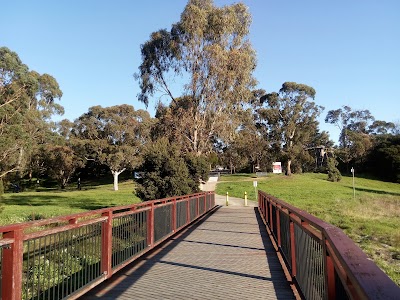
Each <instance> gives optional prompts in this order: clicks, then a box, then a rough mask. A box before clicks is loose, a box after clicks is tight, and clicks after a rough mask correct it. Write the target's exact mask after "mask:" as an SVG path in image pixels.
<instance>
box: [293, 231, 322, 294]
mask: <svg viewBox="0 0 400 300" xmlns="http://www.w3.org/2000/svg"><path fill="white" fill-rule="evenodd" d="M294 227H295V229H294V233H295V247H296V269H297V274H296V278H297V281H298V283H299V286H300V289H301V291H302V292H303V295H304V296H305V298H306V299H326V284H325V277H324V272H325V264H324V255H323V248H322V246H321V244H320V243H319V242H317V241H316V240H315V239H313V238H312V237H311V236H309V235H308V234H307V233H306V232H305V231H304V230H303V229H302V228H301V227H300V226H298V225H297V224H295V226H294Z"/></svg>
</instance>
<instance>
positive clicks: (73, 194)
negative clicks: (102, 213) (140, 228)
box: [0, 181, 140, 225]
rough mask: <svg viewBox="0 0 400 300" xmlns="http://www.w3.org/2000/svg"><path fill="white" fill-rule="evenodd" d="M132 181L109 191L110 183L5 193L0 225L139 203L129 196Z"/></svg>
mask: <svg viewBox="0 0 400 300" xmlns="http://www.w3.org/2000/svg"><path fill="white" fill-rule="evenodd" d="M133 190H134V184H133V182H132V181H124V182H120V184H119V191H113V185H112V184H105V185H97V186H96V185H93V186H87V185H84V186H83V187H82V190H80V191H78V190H76V188H71V189H69V190H68V189H67V190H65V191H59V190H51V189H48V190H42V191H40V192H36V191H33V192H22V193H7V194H4V195H3V203H4V204H5V205H4V210H3V211H2V212H1V213H0V225H4V224H10V223H18V222H25V221H27V220H29V219H32V216H33V215H35V216H40V217H46V218H48V217H53V216H59V215H67V214H72V213H77V212H81V211H87V210H93V209H99V208H103V207H109V206H117V205H125V204H131V203H138V202H140V200H139V198H137V197H136V196H135V194H134V193H133Z"/></svg>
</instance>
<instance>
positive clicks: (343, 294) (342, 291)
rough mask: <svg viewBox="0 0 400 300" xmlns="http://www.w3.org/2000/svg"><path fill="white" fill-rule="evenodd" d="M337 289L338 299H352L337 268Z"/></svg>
mask: <svg viewBox="0 0 400 300" xmlns="http://www.w3.org/2000/svg"><path fill="white" fill-rule="evenodd" d="M335 290H336V299H343V300H347V299H351V298H350V297H349V295H347V292H346V290H345V289H344V286H343V283H342V281H341V280H340V278H339V276H338V274H337V272H336V270H335Z"/></svg>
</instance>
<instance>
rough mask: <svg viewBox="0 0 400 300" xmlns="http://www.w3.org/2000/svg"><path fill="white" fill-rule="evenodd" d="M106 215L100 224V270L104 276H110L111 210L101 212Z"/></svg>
mask: <svg viewBox="0 0 400 300" xmlns="http://www.w3.org/2000/svg"><path fill="white" fill-rule="evenodd" d="M103 216H106V217H107V220H105V221H104V222H103V224H102V230H101V231H102V234H101V240H102V241H101V272H102V273H103V274H104V275H105V276H106V278H110V277H111V273H112V269H111V256H112V211H111V210H109V211H107V212H105V213H103Z"/></svg>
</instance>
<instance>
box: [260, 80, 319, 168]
mask: <svg viewBox="0 0 400 300" xmlns="http://www.w3.org/2000/svg"><path fill="white" fill-rule="evenodd" d="M314 97H315V90H314V89H313V88H312V87H310V86H307V85H305V84H299V83H296V82H285V83H283V84H282V88H281V89H280V90H279V93H276V92H273V93H269V94H266V95H264V96H262V97H261V98H260V102H261V104H264V105H265V107H261V108H259V109H258V114H259V119H260V125H259V126H263V127H266V131H267V134H268V136H267V137H268V140H269V141H270V144H271V148H272V149H273V150H275V152H276V153H275V155H276V156H277V157H276V158H278V159H279V158H284V159H285V160H286V162H287V163H286V173H287V174H288V175H290V174H291V173H292V166H291V164H292V162H293V161H294V160H298V162H297V163H296V165H295V167H296V168H297V170H298V171H300V172H301V171H302V169H303V168H302V164H303V163H304V161H307V160H309V159H310V157H309V155H308V153H304V148H305V147H308V146H310V145H311V144H312V143H313V141H314V140H315V137H316V136H317V135H318V134H319V133H318V127H317V126H318V122H317V117H318V116H319V114H320V113H321V111H322V110H323V109H324V108H323V107H322V106H318V105H316V104H315V103H314V102H313V101H312V99H314ZM303 158H304V159H303Z"/></svg>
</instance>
